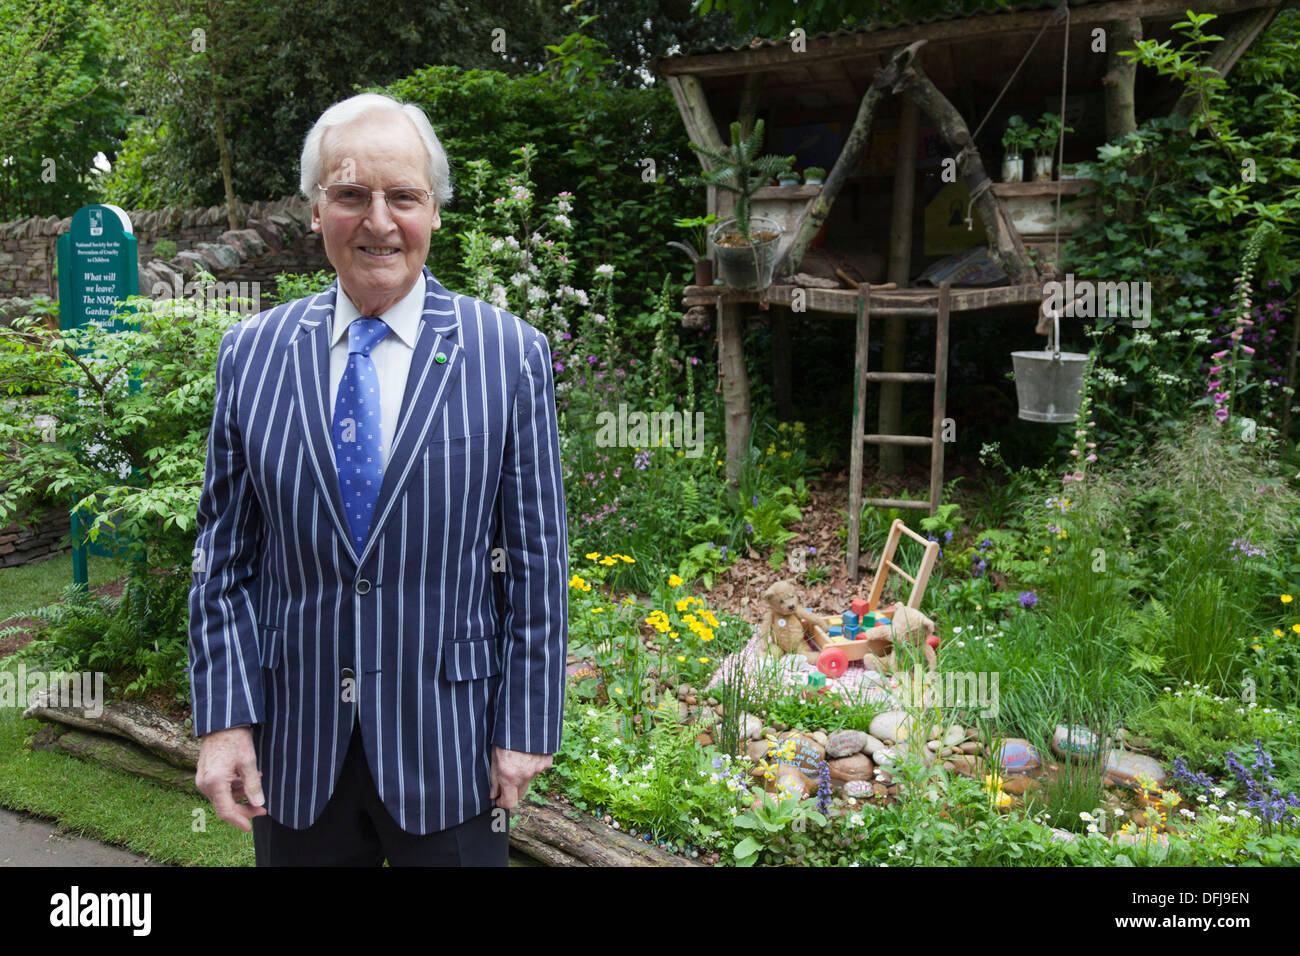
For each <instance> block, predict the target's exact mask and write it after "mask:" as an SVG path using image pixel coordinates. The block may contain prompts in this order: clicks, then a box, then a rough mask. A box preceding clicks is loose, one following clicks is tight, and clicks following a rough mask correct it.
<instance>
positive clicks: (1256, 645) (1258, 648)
mask: <svg viewBox="0 0 1300 956" xmlns="http://www.w3.org/2000/svg"><path fill="white" fill-rule="evenodd" d="M1250 646H1251V647H1252V648H1254V649H1255V650H1257V651H1262V650H1263V649H1264V648H1263V647H1262V646H1261V645H1259V644H1252V645H1250Z"/></svg>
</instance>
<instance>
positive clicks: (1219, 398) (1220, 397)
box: [1214, 392, 1228, 405]
mask: <svg viewBox="0 0 1300 956" xmlns="http://www.w3.org/2000/svg"><path fill="white" fill-rule="evenodd" d="M1227 400H1228V393H1227V392H1215V393H1214V404H1216V405H1222V404H1223V403H1224V402H1226V401H1227Z"/></svg>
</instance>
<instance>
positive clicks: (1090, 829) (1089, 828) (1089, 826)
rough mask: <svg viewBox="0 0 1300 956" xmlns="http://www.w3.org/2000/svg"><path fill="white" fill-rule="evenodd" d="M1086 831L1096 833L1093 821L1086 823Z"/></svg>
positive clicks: (1095, 825)
mask: <svg viewBox="0 0 1300 956" xmlns="http://www.w3.org/2000/svg"><path fill="white" fill-rule="evenodd" d="M1088 832H1089V833H1096V832H1097V824H1095V823H1089V824H1088Z"/></svg>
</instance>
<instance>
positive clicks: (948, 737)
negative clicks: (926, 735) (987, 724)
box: [943, 724, 966, 747]
mask: <svg viewBox="0 0 1300 956" xmlns="http://www.w3.org/2000/svg"><path fill="white" fill-rule="evenodd" d="M965 739H966V731H965V730H963V729H962V728H961V727H958V726H957V725H956V724H953V725H952V726H951V727H949V728H948V732H947V733H945V734H944V735H943V743H944V746H946V747H956V746H957V745H958V744H959V743H961V742H962V741H963V740H965Z"/></svg>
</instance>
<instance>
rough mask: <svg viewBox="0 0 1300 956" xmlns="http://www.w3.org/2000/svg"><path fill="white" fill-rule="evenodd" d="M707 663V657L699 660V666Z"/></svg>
mask: <svg viewBox="0 0 1300 956" xmlns="http://www.w3.org/2000/svg"><path fill="white" fill-rule="evenodd" d="M708 662H709V659H708V658H707V657H701V658H700V663H701V664H707V663H708Z"/></svg>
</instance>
